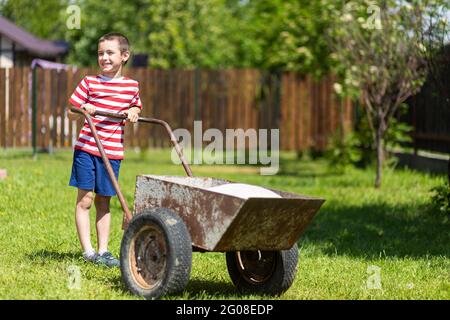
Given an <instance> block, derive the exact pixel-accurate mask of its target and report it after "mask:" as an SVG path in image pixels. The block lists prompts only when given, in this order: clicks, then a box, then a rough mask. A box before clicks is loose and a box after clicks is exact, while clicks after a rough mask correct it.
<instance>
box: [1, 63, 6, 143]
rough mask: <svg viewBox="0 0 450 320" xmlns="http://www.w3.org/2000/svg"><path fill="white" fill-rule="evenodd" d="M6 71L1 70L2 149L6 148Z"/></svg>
mask: <svg viewBox="0 0 450 320" xmlns="http://www.w3.org/2000/svg"><path fill="white" fill-rule="evenodd" d="M5 84H6V69H0V147H2V148H6V94H5Z"/></svg>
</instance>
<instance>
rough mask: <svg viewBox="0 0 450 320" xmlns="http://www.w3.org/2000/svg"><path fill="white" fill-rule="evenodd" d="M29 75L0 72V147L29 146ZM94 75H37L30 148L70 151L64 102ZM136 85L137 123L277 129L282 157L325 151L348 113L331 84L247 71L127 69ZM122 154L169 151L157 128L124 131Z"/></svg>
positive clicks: (74, 125)
mask: <svg viewBox="0 0 450 320" xmlns="http://www.w3.org/2000/svg"><path fill="white" fill-rule="evenodd" d="M30 71H31V70H30V68H11V69H0V97H1V98H0V146H1V147H3V148H11V147H31V146H32V136H33V135H32V129H33V126H32V119H33V115H32V95H33V90H32V87H31V86H32V85H31V83H32V82H31V73H30ZM96 73H97V72H96V70H94V69H87V68H86V69H78V70H70V71H56V70H47V69H37V70H36V78H35V80H36V81H35V83H36V91H35V92H36V106H37V113H36V115H37V119H36V123H37V128H36V132H37V136H36V142H37V146H38V147H39V148H41V149H51V148H61V147H70V146H72V144H73V143H74V141H75V139H76V137H77V135H78V131H79V130H80V128H81V125H82V121H81V120H80V121H78V122H77V121H69V120H68V119H67V117H66V108H67V106H68V98H69V96H70V94H71V93H72V92H73V90H74V88H75V87H76V85H77V84H78V82H79V81H80V80H81V79H82V77H83V76H84V75H87V74H96ZM126 75H128V76H130V77H132V78H134V79H136V80H138V81H139V82H140V92H141V100H142V101H143V105H144V109H143V112H142V116H145V117H153V118H159V119H163V120H165V121H167V122H168V123H169V124H170V125H171V126H172V128H173V129H175V128H186V129H188V130H189V131H190V132H192V130H193V124H194V120H201V121H202V129H203V131H205V130H206V129H208V128H217V129H219V130H221V131H222V132H223V133H225V129H226V128H230V129H236V128H242V129H244V130H247V129H250V128H254V129H276V128H279V129H280V148H281V149H282V150H297V151H303V150H306V149H311V148H312V149H315V150H324V149H325V147H326V145H327V141H328V140H329V138H330V136H331V135H333V134H335V132H336V130H337V129H338V128H341V129H342V130H344V131H348V130H349V129H350V128H351V126H352V119H353V110H352V104H351V103H350V101H349V100H345V101H344V100H341V99H338V98H337V97H336V96H335V94H334V93H333V88H332V86H333V83H334V81H335V80H334V78H333V77H332V76H328V77H325V78H324V79H322V80H321V81H315V80H314V79H312V78H311V77H309V76H304V75H300V74H297V73H292V72H286V73H283V74H278V75H277V74H269V73H267V72H265V71H260V70H253V69H239V70H154V69H147V68H135V69H132V68H131V69H127V70H126ZM128 126H129V127H128V128H127V129H126V130H125V146H126V147H132V148H133V147H140V148H147V147H152V146H153V147H162V146H169V140H168V139H167V137H166V133H165V132H164V131H163V129H162V128H160V127H156V126H151V125H134V126H133V125H130V124H129V125H128Z"/></svg>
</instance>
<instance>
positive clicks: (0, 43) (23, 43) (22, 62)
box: [0, 16, 69, 68]
mask: <svg viewBox="0 0 450 320" xmlns="http://www.w3.org/2000/svg"><path fill="white" fill-rule="evenodd" d="M68 49H69V48H68V44H67V43H56V42H52V41H48V40H44V39H39V38H37V37H35V36H34V35H32V34H31V33H29V32H28V31H25V30H24V29H22V28H20V27H18V26H17V25H15V24H14V23H13V22H11V21H9V20H8V19H6V18H5V17H2V16H0V68H11V67H20V66H29V65H30V64H31V61H32V60H33V59H35V58H41V59H45V60H50V61H55V62H61V60H62V58H63V57H64V55H66V54H67V52H68Z"/></svg>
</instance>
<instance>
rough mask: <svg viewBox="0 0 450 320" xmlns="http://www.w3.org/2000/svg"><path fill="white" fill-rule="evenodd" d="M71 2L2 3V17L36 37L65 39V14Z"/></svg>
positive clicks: (26, 0)
mask: <svg viewBox="0 0 450 320" xmlns="http://www.w3.org/2000/svg"><path fill="white" fill-rule="evenodd" d="M69 2H70V1H69V0H14V1H11V0H10V1H5V0H3V1H0V13H1V15H2V16H4V17H6V18H8V19H10V20H12V21H14V22H15V23H16V24H17V25H19V26H20V27H22V28H24V29H25V30H28V31H30V32H31V33H33V34H34V35H36V36H38V37H41V38H47V39H51V40H61V39H63V38H64V29H65V20H64V13H65V9H66V6H67V4H68V3H69Z"/></svg>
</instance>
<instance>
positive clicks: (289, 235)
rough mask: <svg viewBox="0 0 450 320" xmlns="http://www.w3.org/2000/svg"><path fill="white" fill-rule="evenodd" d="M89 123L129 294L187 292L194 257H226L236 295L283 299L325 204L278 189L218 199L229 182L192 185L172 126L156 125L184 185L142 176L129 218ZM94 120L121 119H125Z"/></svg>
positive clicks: (195, 181)
mask: <svg viewBox="0 0 450 320" xmlns="http://www.w3.org/2000/svg"><path fill="white" fill-rule="evenodd" d="M71 110H72V111H74V112H78V113H82V114H83V115H84V116H85V118H86V119H87V121H88V123H89V126H90V128H91V131H92V133H93V136H94V139H95V141H96V143H97V146H98V149H99V151H100V153H101V155H102V158H103V161H104V163H105V165H106V168H107V170H108V173H109V176H110V178H111V180H112V182H113V185H114V188H115V190H116V192H117V195H118V198H119V201H120V204H121V206H122V208H123V211H124V219H123V225H122V227H123V229H124V235H123V238H122V242H121V247H120V269H121V274H122V279H123V281H124V283H125V285H126V287H127V288H128V289H129V290H130V291H131V292H132V293H134V294H136V295H139V296H142V297H144V298H146V299H157V298H160V297H161V296H163V295H167V294H174V293H178V292H181V291H183V290H184V288H185V287H186V285H187V283H188V281H189V277H190V272H191V266H192V252H193V251H197V252H224V253H225V260H226V265H227V269H228V273H229V275H230V277H231V280H232V282H233V284H234V285H235V286H236V288H237V289H238V291H239V292H242V293H249V294H263V295H280V294H282V293H283V292H285V291H286V290H287V289H289V287H290V286H291V285H292V283H293V281H294V278H295V275H296V273H297V263H298V247H297V241H298V240H299V238H300V236H301V235H302V234H303V232H304V231H305V228H306V227H307V226H308V224H309V223H310V222H311V220H312V219H313V217H314V216H315V214H316V213H317V212H318V211H319V209H320V207H321V205H322V204H323V202H324V201H325V200H324V199H321V198H316V197H307V196H303V195H298V194H294V193H290V192H284V191H279V190H275V189H266V190H269V191H270V192H272V193H273V194H274V195H276V197H267V196H257V197H248V198H246V197H241V196H239V195H236V194H229V193H226V192H223V191H220V187H221V186H231V184H232V183H233V182H232V181H229V180H223V179H216V178H208V177H193V175H192V171H191V169H190V167H189V165H188V164H187V163H186V160H185V159H184V156H183V150H182V149H181V147H180V146H179V144H178V142H177V140H176V138H175V136H174V134H173V132H172V129H171V128H170V126H169V125H168V124H167V123H166V122H164V121H162V120H159V119H153V118H143V117H139V119H138V122H143V123H153V124H158V125H162V126H163V127H164V128H165V129H166V131H167V133H168V135H169V137H170V140H171V142H172V144H173V145H174V148H175V150H176V152H177V154H178V156H179V158H180V160H181V163H182V165H183V168H184V170H185V172H186V175H187V177H180V176H163V175H139V176H137V177H136V189H135V198H134V209H133V213H131V212H130V211H129V209H128V205H127V204H126V202H125V199H124V197H123V195H122V193H121V191H120V188H119V185H118V183H117V180H116V178H115V176H114V173H113V170H112V168H111V166H110V164H109V160H108V158H107V157H106V154H105V151H104V149H103V146H102V144H101V142H100V140H99V138H98V135H97V132H96V129H95V126H94V125H93V123H92V120H91V116H90V115H89V114H88V113H87V112H86V111H84V110H82V109H77V108H72V109H71ZM95 115H100V116H106V117H114V118H121V119H125V118H126V116H125V115H123V114H113V113H105V112H96V113H95V114H94V116H95Z"/></svg>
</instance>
